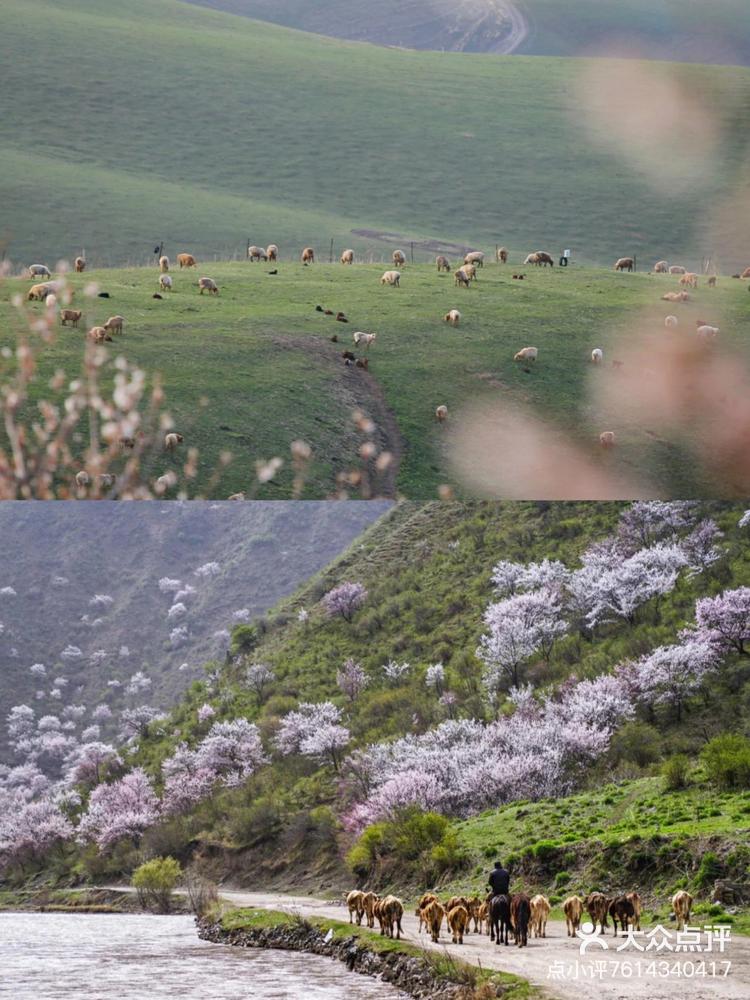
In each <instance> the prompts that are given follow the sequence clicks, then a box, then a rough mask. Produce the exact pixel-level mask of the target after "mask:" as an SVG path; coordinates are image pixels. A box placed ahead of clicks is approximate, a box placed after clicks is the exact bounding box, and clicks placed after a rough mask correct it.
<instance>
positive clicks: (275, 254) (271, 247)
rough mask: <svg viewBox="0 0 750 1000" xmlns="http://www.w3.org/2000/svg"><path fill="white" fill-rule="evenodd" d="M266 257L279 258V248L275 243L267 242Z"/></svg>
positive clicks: (270, 258)
mask: <svg viewBox="0 0 750 1000" xmlns="http://www.w3.org/2000/svg"><path fill="white" fill-rule="evenodd" d="M266 257H268V259H269V260H278V259H279V248H278V247H277V246H276V244H275V243H269V244H268V246H267V247H266Z"/></svg>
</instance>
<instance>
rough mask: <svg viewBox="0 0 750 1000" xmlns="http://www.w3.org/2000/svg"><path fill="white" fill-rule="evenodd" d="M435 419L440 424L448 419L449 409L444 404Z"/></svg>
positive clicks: (437, 411) (438, 408) (439, 408)
mask: <svg viewBox="0 0 750 1000" xmlns="http://www.w3.org/2000/svg"><path fill="white" fill-rule="evenodd" d="M435 417H436V419H437V421H438V423H440V424H442V423H444V422H445V421H446V420H447V419H448V407H447V406H446V405H445V403H443V404H442V405H441V406H438V407H437V409H436V410H435Z"/></svg>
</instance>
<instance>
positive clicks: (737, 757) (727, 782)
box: [701, 733, 750, 788]
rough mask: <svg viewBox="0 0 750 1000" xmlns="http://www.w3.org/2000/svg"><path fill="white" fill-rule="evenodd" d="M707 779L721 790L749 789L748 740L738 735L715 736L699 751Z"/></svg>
mask: <svg viewBox="0 0 750 1000" xmlns="http://www.w3.org/2000/svg"><path fill="white" fill-rule="evenodd" d="M701 760H702V761H703V766H704V767H705V769H706V773H707V774H708V777H709V778H710V779H711V780H712V781H714V782H715V783H716V784H717V785H719V786H720V787H722V788H750V740H748V739H747V738H746V737H745V736H740V734H739V733H724V734H723V735H721V736H716V737H715V738H714V739H712V740H711V741H710V742H709V743H707V744H706V745H705V747H704V748H703V750H702V751H701Z"/></svg>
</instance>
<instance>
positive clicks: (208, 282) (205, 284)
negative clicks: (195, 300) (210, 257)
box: [198, 278, 219, 295]
mask: <svg viewBox="0 0 750 1000" xmlns="http://www.w3.org/2000/svg"><path fill="white" fill-rule="evenodd" d="M198 288H200V290H201V295H203V293H204V292H208V293H209V295H218V294H219V286H218V285H217V284H216V282H215V281H214V279H213V278H199V279H198Z"/></svg>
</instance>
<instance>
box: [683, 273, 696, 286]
mask: <svg viewBox="0 0 750 1000" xmlns="http://www.w3.org/2000/svg"><path fill="white" fill-rule="evenodd" d="M680 285H682V287H683V288H697V287H698V275H697V274H694V273H693V272H692V271H686V272H685V274H683V275H682V277H681V278H680Z"/></svg>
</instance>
